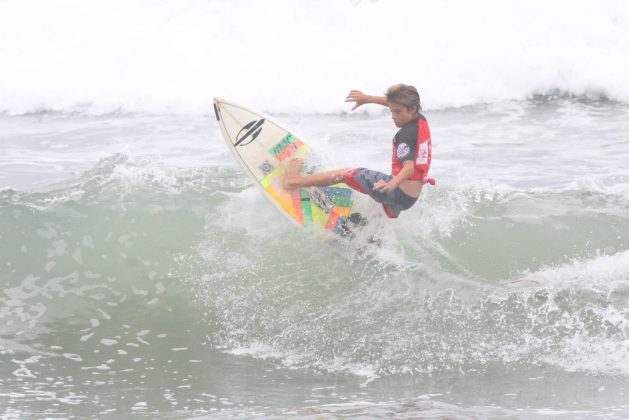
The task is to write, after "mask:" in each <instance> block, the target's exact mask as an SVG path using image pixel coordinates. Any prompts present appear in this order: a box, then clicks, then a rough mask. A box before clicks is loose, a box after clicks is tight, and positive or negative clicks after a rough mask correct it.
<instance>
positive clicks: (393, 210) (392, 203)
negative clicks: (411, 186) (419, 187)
mask: <svg viewBox="0 0 629 420" xmlns="http://www.w3.org/2000/svg"><path fill="white" fill-rule="evenodd" d="M392 179H393V176H391V175H387V174H383V173H382V172H378V171H372V170H370V169H365V168H355V169H349V170H348V171H347V172H345V174H344V175H343V182H344V183H346V184H347V185H348V186H349V187H350V188H352V189H354V190H356V191H358V192H361V193H363V194H367V195H369V196H370V197H371V198H373V199H374V200H375V201H377V202H378V203H381V204H382V207H383V208H384V212H385V213H386V214H387V216H389V217H390V218H392V219H395V218H397V217H398V216H399V215H400V213H401V212H402V211H403V210H408V209H410V208H411V207H412V206H413V204H415V202H416V201H417V197H411V196H410V195H408V194H406V193H405V192H404V191H402V190H401V189H400V188H399V187H398V188H396V189H395V190H393V191H389V192H381V191H377V190H375V189H374V185H375V184H376V183H377V182H378V181H380V180H384V181H385V182H389V181H391V180H392Z"/></svg>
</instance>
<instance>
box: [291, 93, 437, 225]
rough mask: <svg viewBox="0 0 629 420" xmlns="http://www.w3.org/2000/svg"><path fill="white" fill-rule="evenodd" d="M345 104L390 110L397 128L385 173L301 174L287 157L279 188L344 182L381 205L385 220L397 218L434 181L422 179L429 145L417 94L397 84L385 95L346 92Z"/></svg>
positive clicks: (297, 164)
mask: <svg viewBox="0 0 629 420" xmlns="http://www.w3.org/2000/svg"><path fill="white" fill-rule="evenodd" d="M345 102H354V103H355V105H354V107H353V108H352V111H353V110H355V109H356V108H358V107H360V106H362V105H365V104H378V105H382V106H387V107H389V109H390V110H391V117H392V118H393V123H394V124H395V125H396V127H398V128H399V130H398V132H397V133H396V134H395V136H394V137H393V154H392V162H391V175H389V174H384V173H382V172H378V171H373V170H370V169H366V168H353V169H347V168H345V169H337V170H331V171H323V172H318V173H313V174H307V175H302V174H301V167H302V161H301V159H293V160H291V161H290V162H289V163H288V168H287V171H286V176H285V177H284V188H286V189H287V190H292V189H295V188H302V187H324V186H328V185H333V184H338V183H340V182H344V183H345V184H347V185H348V186H350V187H351V188H352V189H354V190H356V191H359V192H361V193H363V194H367V195H369V196H370V197H371V198H373V199H374V200H375V201H377V202H378V203H381V204H382V206H383V208H384V211H385V213H386V214H387V216H389V217H390V218H397V217H398V216H399V214H400V213H401V212H402V211H404V210H408V209H409V208H411V207H412V206H413V204H415V202H416V201H417V199H418V198H419V196H420V194H421V192H422V188H423V185H424V184H425V183H430V184H432V185H434V184H435V181H434V179H432V178H428V170H429V169H430V161H431V157H432V156H431V155H432V143H431V139H430V129H429V127H428V122H427V121H426V118H425V117H424V116H423V115H422V114H421V113H420V112H419V111H420V110H421V104H420V99H419V93H418V92H417V89H416V88H415V87H413V86H409V85H404V84H397V85H393V86H391V87H390V88H389V89H387V91H386V93H385V96H371V95H366V94H364V93H363V92H361V91H359V90H352V91H351V92H350V93H349V94H348V95H347V98H346V99H345Z"/></svg>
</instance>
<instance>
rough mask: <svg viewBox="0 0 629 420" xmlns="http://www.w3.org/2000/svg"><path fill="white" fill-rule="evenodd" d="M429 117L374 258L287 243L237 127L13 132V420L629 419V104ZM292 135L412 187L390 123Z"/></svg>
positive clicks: (7, 312)
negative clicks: (421, 157)
mask: <svg viewBox="0 0 629 420" xmlns="http://www.w3.org/2000/svg"><path fill="white" fill-rule="evenodd" d="M134 4H135V3H134ZM133 7H135V6H133ZM427 116H428V118H429V121H430V124H431V128H432V131H431V132H432V136H433V145H434V149H433V153H434V154H433V157H434V159H433V164H432V169H431V175H432V176H434V177H435V178H436V179H437V186H436V187H430V188H428V187H427V188H426V190H425V191H424V192H423V193H422V197H421V199H420V200H419V201H418V202H417V204H416V205H415V206H414V207H413V208H412V209H410V210H409V211H407V212H404V213H402V215H401V216H400V217H399V218H398V219H397V220H395V221H391V220H388V219H386V218H385V217H384V216H383V214H382V212H380V211H379V209H378V213H377V214H378V215H380V217H378V216H376V215H375V214H372V213H368V214H367V215H368V217H369V220H370V225H369V226H368V228H375V229H376V231H377V234H378V235H379V236H380V238H381V239H382V240H383V245H382V246H381V247H374V246H373V245H370V244H368V243H367V241H365V240H363V239H362V238H363V235H358V236H357V239H356V240H355V241H353V242H343V241H336V242H335V241H327V242H326V241H324V240H322V239H323V238H320V237H318V236H317V235H313V234H312V232H308V231H305V230H302V229H297V228H295V227H294V226H293V225H292V224H290V223H286V221H285V220H284V218H282V217H281V216H279V215H278V214H277V211H276V210H275V209H274V208H273V207H272V206H271V205H269V203H268V202H267V200H266V199H265V198H264V197H262V195H261V194H260V192H259V191H258V189H257V188H254V186H253V185H251V183H250V182H249V180H248V178H247V176H246V174H245V173H244V172H243V171H242V170H241V168H240V167H239V166H238V164H237V162H236V161H235V160H234V159H233V157H232V155H231V153H230V152H229V150H228V148H227V147H226V146H225V144H224V141H223V139H222V138H221V134H220V131H219V129H218V126H217V123H216V121H215V120H214V119H213V117H209V116H196V115H185V116H182V115H153V114H139V115H132V114H108V115H104V116H89V115H77V114H70V113H66V112H63V113H45V112H43V113H35V114H30V115H25V116H6V115H1V116H0V138H2V139H3V143H2V146H3V147H4V149H3V153H0V281H2V285H3V286H2V291H1V293H0V377H1V378H2V380H1V381H0V410H2V411H0V412H1V413H2V414H0V416H2V415H4V416H6V417H9V418H12V417H18V418H23V417H31V416H36V415H42V414H43V415H45V416H48V417H55V418H59V417H80V418H88V417H109V416H112V415H113V416H117V417H129V416H130V415H132V414H138V415H140V414H143V415H145V416H147V417H152V418H153V417H155V418H158V417H164V416H167V417H197V416H210V417H211V416H216V417H220V418H224V417H227V416H231V415H233V416H246V417H253V416H255V415H262V416H267V417H273V416H283V415H287V416H293V417H294V416H307V415H311V416H313V417H315V416H329V417H334V416H335V415H336V416H339V415H347V416H359V417H360V416H362V417H366V418H372V417H409V416H410V417H426V416H428V417H445V416H448V417H457V418H459V417H460V418H468V417H477V418H490V417H491V418H502V417H510V418H511V417H513V418H518V417H520V418H540V417H544V416H547V415H548V414H553V413H554V414H556V413H557V412H560V413H561V414H560V415H561V416H564V417H566V418H568V417H570V418H572V417H578V416H583V412H585V411H587V413H588V414H591V416H592V417H596V416H598V417H605V418H626V417H627V413H629V407H628V406H627V398H626V396H627V395H629V362H628V359H627V357H626V355H627V352H628V351H629V340H628V337H629V311H628V310H627V299H628V297H629V244H628V243H627V238H629V220H628V219H629V216H628V215H629V211H628V210H629V168H628V167H627V165H626V157H627V156H628V155H629V142H628V141H627V139H626V134H625V133H627V132H629V117H628V116H629V105H627V104H622V103H618V102H611V101H596V100H585V99H583V98H578V99H574V98H566V97H563V98H548V97H536V98H533V99H531V100H526V101H519V102H517V101H507V102H501V103H495V104H480V105H473V106H469V107H462V108H449V109H445V110H438V111H431V112H429V113H427ZM278 119H279V120H281V121H282V122H284V123H285V124H286V125H287V126H288V127H291V128H294V129H295V132H296V133H298V134H299V135H300V137H302V138H303V139H304V140H305V141H307V142H308V143H309V144H311V145H312V146H313V147H314V148H315V149H316V151H318V152H320V153H321V154H322V155H324V156H326V157H328V158H330V160H333V161H336V162H337V163H338V164H339V165H343V166H350V165H354V166H365V167H369V168H373V169H377V170H381V171H387V170H388V169H389V165H390V161H389V159H390V153H391V149H390V141H391V140H390V139H391V135H392V133H393V132H394V128H393V126H392V124H391V120H390V117H389V116H386V115H381V116H374V117H367V116H365V115H312V114H311V115H303V114H288V115H282V116H281V117H280V118H278ZM548 390H552V391H548Z"/></svg>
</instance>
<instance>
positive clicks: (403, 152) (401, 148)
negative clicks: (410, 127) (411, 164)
mask: <svg viewBox="0 0 629 420" xmlns="http://www.w3.org/2000/svg"><path fill="white" fill-rule="evenodd" d="M410 152H411V148H410V147H408V144H406V143H400V144H399V145H398V147H397V158H398V159H404V158H405V157H408V154H409V153H410Z"/></svg>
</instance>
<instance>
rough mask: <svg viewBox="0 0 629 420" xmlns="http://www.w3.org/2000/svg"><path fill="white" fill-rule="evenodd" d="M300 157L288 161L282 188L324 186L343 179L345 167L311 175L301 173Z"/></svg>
mask: <svg viewBox="0 0 629 420" xmlns="http://www.w3.org/2000/svg"><path fill="white" fill-rule="evenodd" d="M301 165H302V161H301V159H293V160H291V161H290V162H288V168H287V170H286V175H285V176H284V188H285V189H287V190H294V189H295V188H303V187H325V186H328V185H333V184H338V183H339V182H342V181H343V174H345V172H347V169H337V170H333V171H323V172H318V173H314V174H311V175H301V173H300V171H301Z"/></svg>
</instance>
